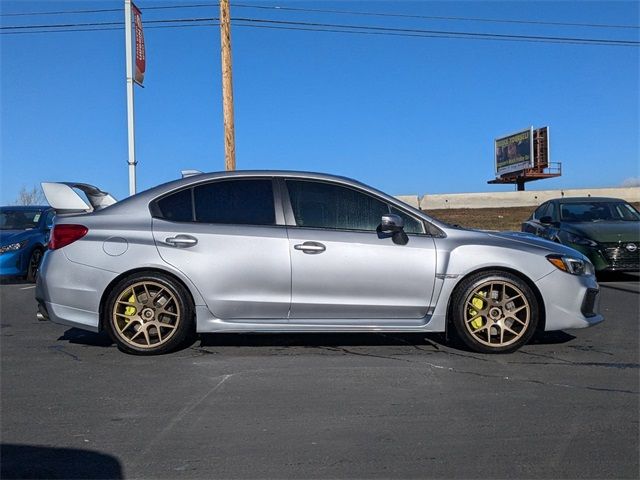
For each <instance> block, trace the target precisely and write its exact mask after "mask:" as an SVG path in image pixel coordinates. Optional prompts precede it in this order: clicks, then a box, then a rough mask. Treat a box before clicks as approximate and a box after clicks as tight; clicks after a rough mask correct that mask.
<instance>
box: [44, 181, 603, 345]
mask: <svg viewBox="0 0 640 480" xmlns="http://www.w3.org/2000/svg"><path fill="white" fill-rule="evenodd" d="M43 188H44V190H45V193H46V195H47V199H48V200H49V202H50V203H51V205H52V206H53V207H54V208H55V209H56V211H57V212H58V215H57V216H56V221H55V225H54V228H53V231H52V234H51V240H50V244H49V249H48V251H47V252H46V254H45V257H44V259H43V262H42V266H41V269H40V274H39V277H38V281H37V288H36V298H37V300H38V305H39V315H40V316H41V317H45V318H49V319H51V320H52V321H54V322H57V323H61V324H64V325H69V326H73V327H77V328H82V329H86V330H91V331H94V332H98V331H102V330H106V331H108V332H109V333H110V335H111V337H112V338H113V340H114V341H115V342H116V344H117V345H118V347H119V348H120V349H121V350H123V351H125V352H129V353H134V354H159V353H165V352H168V351H172V350H175V349H177V348H180V347H181V346H183V345H185V344H186V342H188V341H189V339H191V338H193V335H194V334H195V333H196V332H373V331H375V332H444V331H447V332H448V333H450V334H452V335H457V336H458V337H459V338H460V339H461V340H462V342H464V344H466V345H467V346H468V347H469V348H471V349H473V350H475V351H478V352H483V353H503V352H511V351H514V350H516V349H517V348H519V347H520V346H522V345H523V344H525V343H526V342H527V341H528V340H529V339H530V338H531V336H532V335H533V334H534V333H535V332H536V331H537V330H559V329H570V328H583V327H588V326H590V325H594V324H596V323H599V322H601V321H602V320H603V317H602V316H601V315H600V314H599V313H598V311H597V310H598V308H597V305H598V284H597V282H596V280H595V276H594V273H593V266H592V265H591V263H590V262H589V260H588V259H587V258H586V257H584V256H583V255H582V254H580V253H579V252H577V251H575V250H573V249H570V248H567V247H563V246H562V245H558V244H555V243H552V242H548V241H545V240H542V239H537V238H535V237H528V236H523V235H509V234H498V233H488V232H481V231H474V230H466V229H462V228H458V227H453V226H450V225H446V224H443V223H441V222H439V221H437V220H435V219H433V218H430V217H429V216H427V215H425V214H424V213H423V212H421V211H419V210H416V209H414V208H412V207H410V206H408V205H406V204H404V203H402V202H400V201H398V200H397V199H395V198H393V197H391V196H389V195H386V194H384V193H382V192H380V191H377V190H375V189H373V188H371V187H368V186H366V185H363V184H362V183H359V182H357V181H354V180H350V179H347V178H343V177H336V176H330V175H323V174H315V173H301V172H280V171H245V172H222V173H211V174H198V175H193V176H188V177H186V178H183V179H180V180H176V181H173V182H169V183H166V184H164V185H160V186H158V187H155V188H152V189H150V190H147V191H145V192H142V193H139V194H137V195H134V196H132V197H129V198H127V199H125V200H123V201H120V202H116V201H115V200H114V199H113V198H112V197H111V196H110V195H108V194H107V193H105V192H102V191H101V190H99V189H98V188H96V187H92V186H89V185H83V184H75V183H68V184H65V183H45V184H43ZM78 189H79V190H82V191H83V192H84V194H85V195H84V196H85V197H86V198H87V199H88V200H89V203H90V204H91V205H88V204H87V203H86V202H85V201H84V200H83V199H82V198H81V197H80V196H79V195H78V194H77V191H78Z"/></svg>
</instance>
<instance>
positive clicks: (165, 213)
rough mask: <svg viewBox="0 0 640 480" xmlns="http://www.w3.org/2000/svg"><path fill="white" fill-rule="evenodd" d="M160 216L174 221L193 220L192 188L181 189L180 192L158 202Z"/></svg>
mask: <svg viewBox="0 0 640 480" xmlns="http://www.w3.org/2000/svg"><path fill="white" fill-rule="evenodd" d="M157 205H158V210H159V212H158V213H159V214H160V215H158V216H160V217H162V218H164V219H165V220H171V221H172V222H191V221H193V205H192V203H191V189H190V188H188V189H186V190H180V191H179V192H176V193H172V194H171V195H167V196H166V197H164V198H161V199H160V200H158V202H157Z"/></svg>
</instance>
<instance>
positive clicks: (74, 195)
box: [41, 182, 117, 213]
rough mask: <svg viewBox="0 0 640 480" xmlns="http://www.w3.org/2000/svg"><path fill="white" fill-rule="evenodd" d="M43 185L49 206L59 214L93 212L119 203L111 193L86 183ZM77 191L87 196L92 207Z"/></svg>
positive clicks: (46, 183)
mask: <svg viewBox="0 0 640 480" xmlns="http://www.w3.org/2000/svg"><path fill="white" fill-rule="evenodd" d="M41 185H42V191H43V192H44V196H45V197H47V201H48V202H49V205H51V206H52V207H53V208H54V209H55V210H56V212H59V213H73V212H92V211H94V210H100V209H102V208H105V207H108V206H109V205H113V204H114V203H116V202H117V200H116V199H115V198H113V197H112V196H111V195H110V194H109V193H107V192H103V191H102V190H100V189H99V188H98V187H94V186H93V185H88V184H86V183H74V182H42V183H41ZM76 190H80V191H81V192H82V193H84V194H85V196H86V197H87V200H88V201H89V204H90V205H87V202H85V201H84V200H83V198H82V197H81V196H80V195H79V194H78V192H77V191H76Z"/></svg>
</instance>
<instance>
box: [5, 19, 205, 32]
mask: <svg viewBox="0 0 640 480" xmlns="http://www.w3.org/2000/svg"><path fill="white" fill-rule="evenodd" d="M211 20H218V19H217V18H174V19H165V20H145V22H144V23H145V24H153V23H175V22H202V21H211ZM105 25H123V22H121V21H120V22H90V23H54V24H49V25H14V26H9V27H0V30H30V29H39V28H67V27H69V28H73V27H94V26H105Z"/></svg>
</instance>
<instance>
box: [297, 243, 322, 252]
mask: <svg viewBox="0 0 640 480" xmlns="http://www.w3.org/2000/svg"><path fill="white" fill-rule="evenodd" d="M293 248H295V249H296V250H302V251H303V252H304V253H309V254H316V253H322V252H324V251H325V250H326V249H327V247H325V246H324V245H323V244H321V243H320V242H304V243H300V244H298V245H294V246H293Z"/></svg>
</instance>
